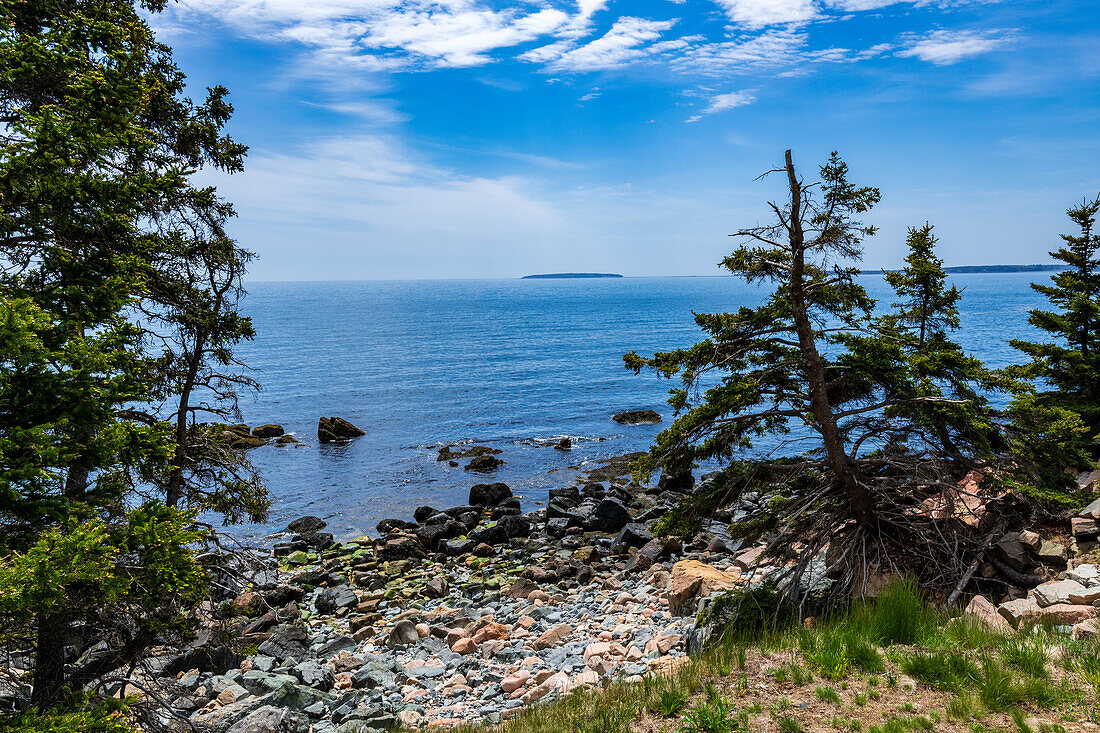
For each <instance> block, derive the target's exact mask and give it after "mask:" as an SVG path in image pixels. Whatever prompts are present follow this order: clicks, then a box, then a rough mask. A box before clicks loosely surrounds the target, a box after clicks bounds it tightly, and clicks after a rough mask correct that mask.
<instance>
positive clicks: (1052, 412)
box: [1011, 197, 1100, 465]
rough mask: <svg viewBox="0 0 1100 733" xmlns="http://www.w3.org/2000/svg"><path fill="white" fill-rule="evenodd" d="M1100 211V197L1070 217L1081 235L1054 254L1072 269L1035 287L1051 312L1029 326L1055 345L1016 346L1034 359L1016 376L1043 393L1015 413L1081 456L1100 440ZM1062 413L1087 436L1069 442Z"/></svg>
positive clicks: (1035, 315)
mask: <svg viewBox="0 0 1100 733" xmlns="http://www.w3.org/2000/svg"><path fill="white" fill-rule="evenodd" d="M1098 211H1100V197H1098V198H1096V199H1093V200H1091V201H1090V200H1085V201H1083V202H1082V203H1081V204H1080V205H1078V206H1074V207H1072V208H1071V209H1069V210H1068V211H1067V212H1066V214H1067V215H1068V216H1069V218H1070V220H1071V221H1072V222H1073V224H1074V225H1075V227H1076V228H1077V233H1074V234H1063V235H1062V240H1063V243H1064V244H1063V246H1062V247H1061V248H1059V249H1057V250H1054V251H1052V252H1051V253H1050V254H1051V256H1052V257H1054V258H1055V259H1056V260H1059V261H1061V262H1064V263H1066V265H1068V266H1069V267H1068V269H1066V270H1063V271H1061V272H1058V273H1056V274H1055V275H1053V276H1052V277H1051V282H1050V284H1049V285H1043V284H1039V283H1034V284H1032V286H1031V287H1032V288H1033V289H1034V290H1035V291H1036V292H1038V293H1041V294H1042V295H1043V296H1045V297H1046V299H1047V300H1048V301H1049V302H1050V305H1051V306H1052V310H1043V309H1040V308H1036V309H1034V310H1032V311H1031V312H1030V316H1029V318H1028V320H1029V322H1030V323H1031V325H1032V326H1034V327H1035V328H1038V329H1039V330H1041V331H1044V332H1045V333H1047V334H1050V336H1052V337H1053V340H1048V341H1042V342H1033V341H1026V340H1023V339H1016V340H1013V341H1012V342H1011V343H1012V345H1013V346H1014V347H1015V348H1017V349H1019V350H1020V351H1022V352H1023V353H1024V354H1025V355H1027V356H1028V357H1029V358H1030V359H1031V361H1030V362H1029V363H1028V364H1026V365H1024V366H1022V367H1018V368H1017V370H1016V373H1017V374H1018V375H1019V376H1021V377H1024V378H1027V379H1034V380H1038V381H1039V382H1040V385H1041V387H1042V388H1043V389H1041V391H1040V392H1039V393H1038V394H1037V395H1035V396H1034V397H1033V398H1032V399H1029V400H1027V401H1023V402H1021V403H1018V404H1016V405H1014V410H1015V412H1016V413H1017V414H1019V415H1020V416H1021V419H1029V420H1030V421H1031V422H1033V423H1035V427H1036V428H1038V432H1039V433H1040V434H1042V435H1045V436H1048V437H1050V438H1051V439H1052V441H1053V442H1055V443H1059V442H1061V441H1066V440H1068V445H1066V446H1065V447H1066V448H1067V449H1068V450H1073V449H1076V450H1077V451H1080V450H1081V449H1083V448H1089V449H1091V450H1093V451H1095V450H1096V449H1097V447H1098V445H1097V437H1098V434H1100V380H1098V379H1097V375H1098V374H1100V235H1097V234H1096V233H1095V231H1094V229H1095V223H1096V215H1097V212H1098ZM1063 411H1064V412H1068V413H1070V414H1071V415H1074V416H1078V417H1079V418H1080V419H1081V421H1082V424H1083V426H1084V433H1082V434H1080V436H1079V437H1077V438H1076V439H1073V436H1072V435H1071V437H1070V438H1066V437H1065V436H1066V433H1067V432H1070V431H1069V430H1067V427H1068V426H1067V425H1066V422H1067V421H1068V418H1067V417H1066V416H1065V415H1064V412H1063ZM1078 456H1079V458H1080V454H1079V453H1078ZM1058 457H1059V458H1062V459H1064V458H1065V457H1066V456H1064V455H1063V456H1058ZM1063 465H1064V464H1063Z"/></svg>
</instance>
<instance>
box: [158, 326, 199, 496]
mask: <svg viewBox="0 0 1100 733" xmlns="http://www.w3.org/2000/svg"><path fill="white" fill-rule="evenodd" d="M205 346H206V339H205V336H204V335H202V334H200V335H199V336H198V337H196V339H195V349H194V351H193V352H192V353H191V361H190V363H189V364H188V365H187V377H186V378H185V379H184V382H183V385H182V386H181V388H180V399H179V409H178V411H177V412H176V455H175V456H173V458H172V473H171V474H170V475H169V477H168V489H167V490H166V492H165V496H164V503H166V504H167V505H168V506H170V507H173V508H175V507H176V506H178V505H179V502H180V499H181V498H182V496H183V469H184V468H185V467H186V466H187V418H188V415H190V407H191V392H192V390H194V388H195V375H196V374H198V371H199V364H200V363H201V362H202V353H203V349H204V348H205Z"/></svg>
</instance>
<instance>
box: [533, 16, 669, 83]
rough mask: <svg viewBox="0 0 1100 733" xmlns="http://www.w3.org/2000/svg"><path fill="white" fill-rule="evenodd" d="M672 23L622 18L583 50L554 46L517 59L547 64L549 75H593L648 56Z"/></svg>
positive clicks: (582, 47)
mask: <svg viewBox="0 0 1100 733" xmlns="http://www.w3.org/2000/svg"><path fill="white" fill-rule="evenodd" d="M676 23H677V21H676V20H675V19H673V20H647V19H645V18H631V17H623V18H619V19H618V20H617V21H615V24H614V25H613V26H611V29H610V30H609V31H607V33H605V34H604V35H603V36H601V37H600V38H597V39H596V40H594V41H590V42H588V43H586V44H584V45H582V46H577V47H572V46H571V45H569V44H566V45H562V44H553V46H552V47H550V46H543V47H542V48H537V49H534V51H532V52H529V53H526V54H523V55H522V56H521V57H520V58H522V59H523V60H525V61H541V62H548V66H547V68H548V69H549V70H551V71H596V70H600V69H610V68H614V67H616V66H622V65H623V64H626V63H627V62H629V61H635V60H637V59H640V58H643V57H645V56H647V55H649V54H650V53H652V51H651V49H649V48H647V47H646V44H647V43H649V42H650V41H655V40H657V39H658V38H660V37H661V34H662V33H664V32H665V31H667V30H669V29H670V28H672V27H673V26H674V25H676Z"/></svg>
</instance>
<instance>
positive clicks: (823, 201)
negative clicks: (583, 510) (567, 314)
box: [624, 151, 998, 592]
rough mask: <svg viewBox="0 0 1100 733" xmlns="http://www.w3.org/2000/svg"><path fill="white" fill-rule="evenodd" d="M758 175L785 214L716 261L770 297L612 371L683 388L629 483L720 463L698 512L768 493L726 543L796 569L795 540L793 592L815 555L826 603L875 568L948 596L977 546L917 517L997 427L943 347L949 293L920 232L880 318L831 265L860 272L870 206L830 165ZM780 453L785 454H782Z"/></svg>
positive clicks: (965, 368)
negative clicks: (765, 177) (779, 187)
mask: <svg viewBox="0 0 1100 733" xmlns="http://www.w3.org/2000/svg"><path fill="white" fill-rule="evenodd" d="M773 172H780V173H783V174H785V177H786V181H787V188H788V191H789V198H788V200H787V202H786V204H784V205H779V204H775V203H772V204H770V207H771V210H772V212H773V213H774V215H775V219H776V221H775V223H774V224H771V225H767V226H758V227H754V228H751V229H744V230H741V231H740V232H738V233H737V235H735V236H737V237H739V238H741V239H742V240H743V241H744V242H745V243H744V244H742V245H741V246H739V247H738V248H737V249H736V250H735V251H734V253H733V254H731V255H730V256H729V257H727V258H726V259H725V260H724V261H723V263H722V264H723V266H724V267H725V268H726V269H728V270H730V271H731V272H732V273H734V274H736V275H739V276H741V277H742V278H744V279H745V280H746V281H747V282H749V283H758V282H764V283H772V284H773V285H774V288H775V289H774V291H773V292H772V293H771V294H770V295H768V296H766V297H765V298H764V301H763V303H762V304H760V305H759V306H757V307H747V306H746V307H742V308H740V309H739V310H738V311H736V312H734V313H720V314H697V315H696V322H697V323H698V324H699V325H700V326H701V327H702V328H703V330H704V331H706V332H707V334H708V338H707V339H706V340H704V341H702V342H701V343H699V344H696V345H695V346H693V347H690V348H686V349H680V350H677V351H672V352H667V353H659V354H656V355H654V356H653V357H650V358H641V357H639V356H638V355H637V354H636V353H632V354H628V355H626V357H624V358H625V360H626V363H627V366H628V367H630V368H632V369H634V370H636V371H637V370H640V369H642V368H646V367H649V368H652V369H655V370H657V371H658V372H659V373H661V374H663V375H664V376H667V377H672V376H674V375H677V374H679V375H680V379H681V382H682V386H681V387H680V388H677V389H673V390H672V392H671V399H670V404H671V405H672V406H673V407H674V408H675V410H676V411H677V414H678V416H677V419H676V420H675V421H674V422H673V424H672V425H671V426H670V427H669V428H668V429H667V430H665V431H664V432H663V433H661V434H660V435H659V436H658V437H657V439H656V442H655V444H654V446H653V448H652V449H651V451H650V453H649V455H648V457H647V458H646V459H643V461H642V462H640V464H639V466H638V469H639V473H640V474H641V476H640V477H641V478H645V477H646V476H647V475H648V474H649V473H650V472H652V471H653V470H655V469H656V468H657V467H664V468H665V469H666V470H667V471H668V472H669V473H678V472H680V471H682V470H684V469H686V468H690V467H691V466H692V465H693V463H695V462H696V461H699V460H719V461H724V462H726V463H727V464H728V465H727V467H726V469H725V470H724V471H723V477H722V479H721V480H720V481H719V482H717V485H718V487H719V489H718V490H719V491H720V492H721V496H720V497H708V499H710V500H713V501H711V502H710V503H711V505H712V506H713V505H715V503H716V502H718V501H722V502H724V501H729V500H731V499H735V498H737V497H738V496H739V495H741V494H743V493H744V492H745V491H746V490H748V489H752V490H754V491H755V490H759V489H762V488H767V489H768V490H769V491H774V493H775V497H774V499H773V500H772V501H770V502H768V504H767V506H765V507H762V511H761V512H760V513H759V514H758V515H756V516H753V517H749V518H748V519H747V520H746V521H745V522H744V523H742V525H741V527H740V528H741V529H743V530H745V531H746V532H748V531H753V532H756V533H760V532H763V531H769V532H771V533H772V535H771V539H772V542H771V544H770V546H769V548H770V549H769V551H770V552H771V553H773V554H774V555H777V556H784V555H789V556H790V557H792V558H794V555H793V554H792V551H791V547H792V545H793V544H794V543H795V542H796V541H797V542H804V543H806V546H805V548H804V550H803V551H802V552H801V553H800V554H799V555H798V556H797V559H798V560H799V562H798V563H797V564H796V565H795V566H794V569H793V570H792V571H791V573H792V575H793V576H795V577H797V576H800V575H801V574H803V573H804V572H805V571H806V570H807V567H808V564H809V563H810V562H811V561H812V560H813V559H814V558H815V557H816V556H818V554H819V553H818V551H820V550H822V549H823V548H824V547H825V546H826V545H829V547H830V557H832V558H833V559H832V561H831V565H830V573H831V574H832V575H834V576H836V577H837V578H838V579H839V580H840V581H841V582H840V583H839V585H838V586H837V588H838V590H843V589H852V588H853V587H855V590H856V591H858V590H859V586H860V585H861V584H862V583H863V582H864V581H865V579H866V578H867V573H868V571H869V570H870V569H874V568H878V569H880V570H882V569H885V568H896V567H907V568H910V569H912V570H913V571H914V572H915V573H917V574H919V575H920V576H921V577H922V578H923V579H924V580H925V581H926V582H927V583H930V584H931V583H940V584H946V583H948V582H950V583H954V582H955V581H956V580H957V578H958V576H959V575H962V574H963V573H964V572H965V568H966V567H967V566H968V565H969V564H970V562H971V561H972V559H973V557H974V554H975V553H976V552H977V551H978V547H979V546H980V539H979V538H977V537H975V536H973V533H972V531H971V528H969V527H968V525H966V523H964V522H958V521H956V519H957V518H956V517H945V518H943V521H942V522H941V521H940V519H941V518H940V517H938V516H932V512H929V511H924V510H922V507H925V506H926V504H925V502H927V501H935V500H936V497H939V496H941V495H942V494H943V492H944V491H945V490H953V489H954V486H955V483H956V482H957V481H958V480H959V479H960V478H961V477H962V476H963V475H965V474H966V472H967V471H968V470H970V469H971V468H972V467H974V466H976V465H984V464H985V462H987V461H989V460H990V459H991V458H992V456H991V455H990V454H989V446H990V440H991V436H994V435H996V433H997V426H996V425H995V424H994V422H993V419H992V415H991V414H990V413H989V411H988V409H987V406H986V405H985V402H984V400H982V399H981V398H979V397H978V393H979V392H980V391H981V390H982V389H986V388H993V387H996V386H997V384H998V380H997V379H995V378H994V377H993V376H992V375H990V374H989V373H987V372H986V371H985V370H984V368H983V367H982V365H981V363H980V362H978V361H977V360H975V359H973V358H970V357H967V356H966V355H965V354H963V353H962V351H961V350H960V349H959V347H958V346H957V345H955V344H953V343H952V342H950V340H949V339H948V338H947V330H948V329H950V328H953V327H955V326H956V325H957V323H958V313H957V311H956V309H955V304H956V303H957V301H958V296H959V294H958V291H957V290H954V289H952V288H947V287H946V283H945V277H944V275H943V272H942V268H941V266H940V262H939V260H938V259H937V258H936V257H935V255H934V243H935V242H934V238H933V237H932V235H931V228H930V227H925V228H923V229H918V230H914V231H913V232H911V235H910V255H909V259H908V261H907V266H906V268H905V269H904V270H903V271H901V272H899V273H896V274H894V275H893V276H892V277H891V278H890V280H891V282H892V284H893V285H894V286H895V288H896V290H897V293H898V297H899V299H900V300H899V303H898V304H897V305H896V306H895V309H894V310H893V312H891V313H888V314H884V315H878V314H876V312H875V303H874V301H873V300H872V299H871V298H870V297H869V296H868V294H867V292H866V291H865V290H864V288H863V287H862V286H860V285H859V284H858V283H857V282H856V276H857V274H858V272H859V271H858V269H856V268H854V267H850V266H848V267H844V266H841V264H839V263H842V262H846V263H852V262H858V260H859V258H860V256H861V241H862V239H863V238H864V237H866V236H868V235H871V234H873V233H874V229H873V227H871V226H868V225H866V224H864V223H863V222H862V221H860V219H859V217H860V216H861V215H862V214H864V213H866V212H867V211H868V210H870V209H871V207H872V206H874V205H875V204H876V203H877V202H878V201H879V198H880V194H879V191H878V190H877V189H875V188H870V187H857V186H855V185H853V184H852V183H850V182H849V180H848V169H847V166H846V164H845V163H844V162H843V161H842V160H841V159H840V157H839V156H838V155H837V154H835V153H834V154H833V155H832V156H831V157H830V159H829V161H828V162H827V163H826V164H825V165H824V166H822V167H821V168H820V173H821V180H820V182H818V183H814V184H806V183H804V182H803V181H802V180H801V179H800V178H799V177H798V175H797V174H796V172H795V168H794V164H793V161H792V158H791V154H790V151H787V153H786V160H785V165H784V167H783V168H781V169H778V170H777V171H773ZM760 438H766V439H768V440H769V442H771V443H773V445H769V446H767V448H768V450H769V452H768V453H767V454H761V453H760V452H759V451H756V452H755V454H754V453H753V452H752V449H753V447H754V443H755V442H757V441H758V440H759V439H760ZM779 441H783V442H782V443H781V444H780V446H779V447H775V445H774V443H776V442H779ZM790 446H797V448H798V449H799V450H798V451H797V452H796V453H795V454H793V455H782V453H781V451H783V449H784V447H788V449H789V447H790ZM960 458H964V459H965V460H962V461H960V460H959V459H960ZM937 538H950V539H945V540H944V541H943V542H940V541H938V540H937ZM788 588H789V590H790V591H791V592H794V590H795V589H797V588H798V584H797V583H792V584H790V585H789V586H788Z"/></svg>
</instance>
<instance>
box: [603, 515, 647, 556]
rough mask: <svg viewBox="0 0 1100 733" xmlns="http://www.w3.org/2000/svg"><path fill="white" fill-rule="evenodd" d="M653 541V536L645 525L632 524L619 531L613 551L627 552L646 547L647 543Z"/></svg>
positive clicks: (612, 546) (612, 547)
mask: <svg viewBox="0 0 1100 733" xmlns="http://www.w3.org/2000/svg"><path fill="white" fill-rule="evenodd" d="M652 541H653V534H652V533H650V531H649V530H648V529H646V527H645V525H644V524H638V523H637V522H631V523H630V524H627V525H626V526H624V527H623V528H622V529H621V530H619V534H618V536H617V537H616V538H615V542H614V543H613V544H612V545H611V549H612V550H615V551H617V552H625V551H626V550H627V549H629V548H631V547H644V546H645V545H646V543H648V542H652Z"/></svg>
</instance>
